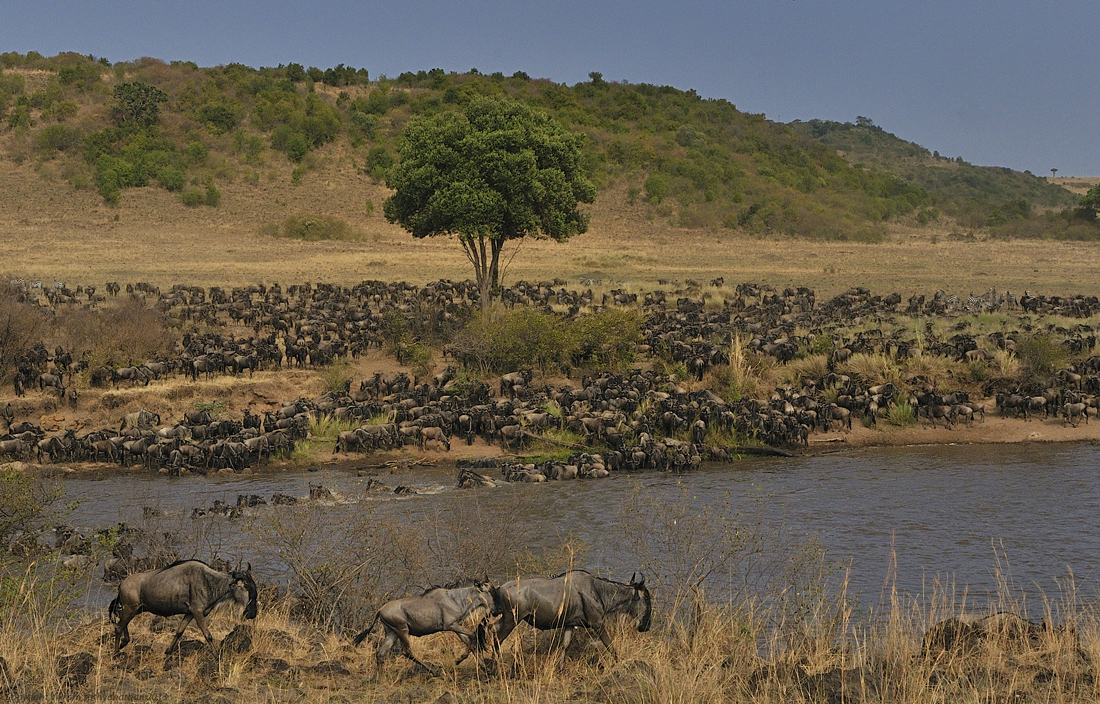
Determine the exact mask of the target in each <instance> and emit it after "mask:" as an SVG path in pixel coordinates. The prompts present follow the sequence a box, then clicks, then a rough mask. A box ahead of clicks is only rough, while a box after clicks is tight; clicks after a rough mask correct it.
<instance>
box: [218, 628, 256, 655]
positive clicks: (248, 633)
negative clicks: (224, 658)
mask: <svg viewBox="0 0 1100 704" xmlns="http://www.w3.org/2000/svg"><path fill="white" fill-rule="evenodd" d="M249 650H252V626H249V625H246V624H241V625H240V626H237V627H236V628H234V629H233V630H232V631H231V632H230V633H229V635H227V636H226V637H225V639H223V640H222V644H221V651H222V653H247V652H248V651H249Z"/></svg>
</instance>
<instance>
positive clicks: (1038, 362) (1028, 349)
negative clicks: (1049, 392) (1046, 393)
mask: <svg viewBox="0 0 1100 704" xmlns="http://www.w3.org/2000/svg"><path fill="white" fill-rule="evenodd" d="M1016 357H1017V359H1018V360H1019V362H1020V367H1021V370H1022V372H1023V374H1024V376H1025V377H1031V378H1037V380H1039V381H1044V377H1049V376H1052V375H1053V374H1054V373H1055V372H1056V371H1057V370H1058V369H1059V368H1060V367H1061V365H1062V361H1063V360H1064V359H1065V357H1066V351H1065V348H1063V347H1062V346H1061V345H1060V344H1058V342H1057V341H1056V340H1055V339H1054V338H1053V337H1051V336H1050V335H1032V336H1031V337H1027V338H1024V339H1022V340H1017V341H1016ZM1044 383H1045V381H1044Z"/></svg>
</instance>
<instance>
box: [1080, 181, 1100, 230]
mask: <svg viewBox="0 0 1100 704" xmlns="http://www.w3.org/2000/svg"><path fill="white" fill-rule="evenodd" d="M1097 212H1100V184H1097V185H1095V186H1093V187H1092V188H1090V189H1089V192H1088V193H1086V194H1085V195H1083V196H1082V197H1081V202H1080V203H1078V204H1077V213H1076V215H1077V217H1079V218H1081V219H1082V220H1088V221H1089V222H1093V221H1094V220H1096V214H1097Z"/></svg>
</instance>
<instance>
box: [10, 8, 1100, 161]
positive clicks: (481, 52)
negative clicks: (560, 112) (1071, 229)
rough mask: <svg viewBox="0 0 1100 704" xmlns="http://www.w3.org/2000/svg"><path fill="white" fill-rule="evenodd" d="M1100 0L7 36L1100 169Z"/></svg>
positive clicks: (158, 17) (53, 27)
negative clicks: (845, 133)
mask: <svg viewBox="0 0 1100 704" xmlns="http://www.w3.org/2000/svg"><path fill="white" fill-rule="evenodd" d="M1098 30H1100V2H1097V0H1057V1H1052V0H1046V1H1045V2H1031V1H1028V0H1001V1H999V2H995V1H992V0H986V1H978V0H954V1H951V2H946V1H942V0H924V1H908V0H906V1H904V2H900V1H899V2H890V1H889V0H878V1H877V2H874V1H871V0H743V1H733V0H727V1H726V2H720V1H719V0H696V1H690V0H688V1H685V2H678V3H673V2H602V1H599V0H593V1H590V2H574V1H569V2H538V3H535V2H522V1H519V0H517V1H514V2H499V1H492V2H477V1H476V0H471V1H469V2H426V1H423V0H409V1H406V2H389V3H376V2H350V1H347V2H336V1H327V2H326V1H324V0H318V1H317V2H313V3H305V2H300V3H291V2H282V1H275V2H232V1H223V2H210V1H208V0H192V1H191V2H186V3H181V2H175V3H166V2H161V1H158V0H146V1H144V2H133V1H132V0H119V1H116V2H87V1H84V2H76V1H73V0H38V1H37V2H23V1H22V0H14V1H13V0H5V1H4V2H3V4H2V5H0V51H19V52H26V51H28V50H32V49H33V50H35V51H39V52H41V53H43V54H47V55H52V54H56V53H57V52H59V51H77V52H80V53H82V54H88V53H90V54H94V55H96V56H97V57H98V56H106V57H107V58H108V59H110V60H112V61H124V60H130V59H135V58H139V57H141V56H153V57H156V58H160V59H165V60H174V59H180V60H191V61H195V62H197V63H198V64H200V65H202V66H211V65H216V64H224V63H230V62H238V63H244V64H248V65H250V66H274V65H277V64H280V63H289V62H291V61H296V62H298V63H302V64H304V65H307V66H310V65H313V66H319V67H321V68H326V67H329V66H334V65H336V64H338V63H343V64H347V65H351V66H355V67H365V68H367V69H368V71H369V72H370V75H371V77H372V78H374V77H377V76H378V75H379V74H388V75H391V76H393V75H396V74H398V73H400V72H402V71H407V70H413V71H415V70H419V69H429V68H434V67H437V66H438V67H441V68H443V69H446V70H448V71H465V70H467V69H469V68H471V67H476V68H477V69H479V70H481V71H483V72H493V71H503V72H504V73H506V74H511V73H514V72H515V71H517V70H522V71H526V72H527V73H528V74H530V75H531V76H532V77H544V78H550V79H553V80H555V81H559V82H565V83H570V84H572V83H576V82H577V81H583V80H587V76H588V73H589V72H590V71H599V72H601V73H602V74H603V75H604V78H605V79H607V80H627V81H630V82H632V83H655V84H668V85H672V86H676V87H677V88H683V89H688V88H694V89H695V90H697V91H698V92H699V93H700V94H701V95H703V96H704V97H713V98H725V99H727V100H729V101H730V102H732V103H734V104H735V105H737V107H738V108H740V109H742V110H747V111H750V112H757V113H760V112H762V113H765V114H766V115H767V116H768V117H769V118H771V119H777V120H783V121H790V120H793V119H802V120H808V119H812V118H822V119H832V120H841V121H853V120H854V119H855V117H856V116H857V115H864V116H867V117H870V118H871V119H872V120H874V121H875V123H876V124H879V125H881V126H882V127H884V128H885V129H887V130H888V131H890V132H894V133H895V134H897V135H899V136H901V137H903V138H905V139H910V140H913V141H915V142H918V143H920V144H922V145H924V146H926V147H928V148H929V149H935V150H938V151H939V152H940V153H941V154H943V155H945V156H952V157H954V156H962V157H963V158H964V159H966V160H967V161H970V162H973V163H976V164H983V165H1000V166H1011V167H1013V168H1016V169H1030V170H1031V171H1033V172H1035V173H1037V174H1045V173H1049V170H1050V169H1051V168H1057V169H1058V170H1059V175H1063V176H1072V175H1077V176H1100V139H1098V136H1100V129H1098V128H1100V90H1098V88H1097V81H1096V76H1097V74H1098V69H1097V67H1100V39H1098Z"/></svg>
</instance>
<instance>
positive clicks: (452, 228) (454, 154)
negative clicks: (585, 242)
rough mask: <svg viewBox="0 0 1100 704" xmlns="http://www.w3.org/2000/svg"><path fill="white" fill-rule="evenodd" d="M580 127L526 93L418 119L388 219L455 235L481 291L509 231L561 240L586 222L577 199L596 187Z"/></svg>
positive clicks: (393, 183)
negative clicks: (531, 101)
mask: <svg viewBox="0 0 1100 704" xmlns="http://www.w3.org/2000/svg"><path fill="white" fill-rule="evenodd" d="M583 140H584V135H582V134H576V133H572V132H569V131H568V130H566V129H565V128H563V127H562V126H561V125H559V124H558V123H557V122H555V121H554V120H553V119H551V118H550V117H549V116H548V115H546V114H545V113H542V112H540V111H538V110H536V109H534V108H531V107H529V106H527V105H524V104H522V103H517V102H515V101H510V100H502V99H497V98H475V99H474V100H472V101H471V102H470V103H469V105H468V106H467V107H466V109H465V110H464V111H463V112H448V113H443V114H440V115H436V116H432V117H424V118H418V119H416V120H413V121H412V122H410V123H409V125H408V126H407V127H406V128H405V131H404V133H403V134H402V135H401V139H400V141H399V143H398V154H399V155H400V157H401V160H400V162H399V163H398V164H397V165H396V166H394V167H393V168H392V169H391V170H390V173H389V176H388V177H387V179H386V184H387V185H388V186H389V187H390V188H392V189H394V191H395V192H394V194H393V195H392V196H390V197H389V198H387V199H386V202H385V204H384V206H383V208H384V212H385V214H386V219H387V220H389V221H390V222H395V223H399V224H400V225H401V226H402V227H404V228H405V229H406V230H408V231H409V232H410V233H412V235H413V236H414V237H434V236H436V235H456V236H457V237H458V240H459V242H461V243H462V248H463V250H464V251H465V252H466V256H467V258H469V260H470V263H471V264H473V266H474V273H475V275H476V277H477V283H478V286H479V287H480V289H481V294H482V301H483V302H484V301H487V300H488V299H489V295H490V294H491V293H492V292H493V291H495V290H496V289H497V288H498V287H499V286H500V253H501V250H502V249H503V248H504V245H505V243H506V242H508V241H509V240H515V239H519V238H522V237H528V236H533V237H548V238H550V239H553V240H556V241H558V242H563V241H565V240H567V239H569V238H570V237H572V236H573V235H575V234H579V233H582V232H584V231H585V230H586V229H587V228H588V218H587V216H586V215H585V214H584V213H581V212H579V211H578V210H577V204H578V203H591V202H592V201H593V200H595V197H596V189H595V187H594V186H593V185H592V183H591V182H589V181H588V179H587V178H586V177H585V173H584V169H583V168H582V166H581V144H582V143H583Z"/></svg>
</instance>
